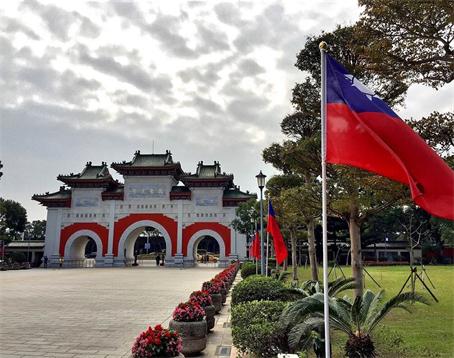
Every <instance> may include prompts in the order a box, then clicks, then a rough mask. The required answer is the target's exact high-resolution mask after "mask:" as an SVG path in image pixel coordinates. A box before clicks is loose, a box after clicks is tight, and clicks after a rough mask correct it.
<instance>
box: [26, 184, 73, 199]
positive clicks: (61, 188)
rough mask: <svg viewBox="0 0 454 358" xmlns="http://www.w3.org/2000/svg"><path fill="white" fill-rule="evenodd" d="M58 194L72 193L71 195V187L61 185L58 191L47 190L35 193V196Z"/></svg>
mask: <svg viewBox="0 0 454 358" xmlns="http://www.w3.org/2000/svg"><path fill="white" fill-rule="evenodd" d="M56 194H70V195H71V189H70V188H68V187H66V186H65V185H61V186H60V188H59V189H58V191H55V192H53V193H51V192H49V191H46V192H45V193H44V194H33V196H32V199H33V198H35V197H36V198H38V197H46V196H51V195H56Z"/></svg>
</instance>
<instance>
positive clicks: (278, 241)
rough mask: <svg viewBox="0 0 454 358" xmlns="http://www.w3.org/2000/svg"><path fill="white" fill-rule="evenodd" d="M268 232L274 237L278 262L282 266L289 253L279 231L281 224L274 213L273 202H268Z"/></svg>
mask: <svg viewBox="0 0 454 358" xmlns="http://www.w3.org/2000/svg"><path fill="white" fill-rule="evenodd" d="M266 231H267V232H269V233H270V234H271V236H272V237H273V243H274V251H275V252H276V261H277V263H278V264H279V265H280V264H281V263H282V262H283V261H284V260H285V259H286V258H287V256H288V252H287V246H286V245H285V242H284V238H283V237H282V234H281V230H280V229H279V224H278V223H277V221H276V214H275V213H274V209H273V205H271V200H270V201H269V202H268V223H267V225H266Z"/></svg>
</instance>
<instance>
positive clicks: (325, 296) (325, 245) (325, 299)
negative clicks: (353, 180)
mask: <svg viewBox="0 0 454 358" xmlns="http://www.w3.org/2000/svg"><path fill="white" fill-rule="evenodd" d="M327 47H328V45H327V44H326V42H324V41H322V42H320V45H319V48H320V56H321V79H322V83H321V85H322V88H321V107H320V109H321V120H322V148H321V149H322V153H321V154H322V230H323V313H324V315H323V317H324V321H325V357H326V358H330V357H331V352H330V345H331V344H330V336H329V301H328V300H329V296H328V234H327V214H326V53H325V51H326V49H327Z"/></svg>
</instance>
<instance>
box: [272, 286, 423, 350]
mask: <svg viewBox="0 0 454 358" xmlns="http://www.w3.org/2000/svg"><path fill="white" fill-rule="evenodd" d="M383 294H384V290H381V291H380V292H378V293H377V294H375V293H373V292H372V291H370V290H366V291H365V292H364V293H363V295H362V296H357V297H356V298H355V300H354V301H352V300H351V299H350V298H348V297H344V298H338V297H329V314H330V325H331V327H332V328H333V329H337V330H339V331H342V332H344V333H346V334H347V336H348V340H347V342H346V344H345V354H346V356H347V357H349V358H373V357H375V356H376V354H375V347H374V343H373V341H372V339H371V336H370V334H371V333H372V331H373V330H374V329H375V327H376V326H377V325H378V324H379V323H380V322H381V321H382V320H383V318H384V317H386V315H387V314H388V313H389V312H390V311H391V310H392V309H394V308H402V309H404V310H406V311H408V312H410V310H409V308H408V306H407V303H412V302H420V303H423V304H427V305H428V304H429V302H428V301H427V300H426V299H425V298H424V297H423V296H421V295H418V294H416V293H411V292H407V293H401V294H399V295H397V296H394V297H393V298H391V299H390V300H389V301H387V302H385V303H382V299H383ZM281 322H282V323H283V324H284V325H285V326H286V327H289V326H290V327H292V328H291V329H290V332H289V337H288V340H289V346H290V348H291V349H301V350H305V349H308V348H309V347H310V345H311V344H313V342H314V332H321V331H322V328H323V293H321V292H318V293H315V294H314V295H312V296H309V297H305V298H303V299H301V300H298V301H296V302H294V303H293V304H291V305H289V306H288V307H287V308H286V309H285V310H284V312H283V313H282V316H281Z"/></svg>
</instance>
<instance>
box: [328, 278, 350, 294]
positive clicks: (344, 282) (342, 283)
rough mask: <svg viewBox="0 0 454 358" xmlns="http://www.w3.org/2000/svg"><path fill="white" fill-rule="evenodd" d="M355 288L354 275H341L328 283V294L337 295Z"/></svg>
mask: <svg viewBox="0 0 454 358" xmlns="http://www.w3.org/2000/svg"><path fill="white" fill-rule="evenodd" d="M353 288H356V283H355V279H354V278H353V277H349V278H342V277H340V278H338V279H337V280H334V281H331V282H330V283H329V284H328V295H330V296H336V295H338V294H339V293H341V292H343V291H346V290H351V289H353Z"/></svg>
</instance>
